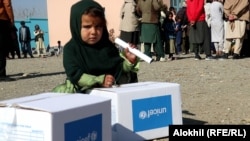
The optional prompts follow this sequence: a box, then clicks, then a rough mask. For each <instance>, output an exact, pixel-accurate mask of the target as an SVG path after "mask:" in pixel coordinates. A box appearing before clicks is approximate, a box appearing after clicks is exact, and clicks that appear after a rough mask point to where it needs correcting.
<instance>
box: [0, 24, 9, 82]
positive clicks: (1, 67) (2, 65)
mask: <svg viewBox="0 0 250 141" xmlns="http://www.w3.org/2000/svg"><path fill="white" fill-rule="evenodd" d="M8 25H9V23H8V21H3V20H0V77H1V78H5V77H6V63H7V61H6V56H7V54H8V53H9V52H8V49H7V44H8V39H9V38H8V37H9V36H8V27H9V26H8Z"/></svg>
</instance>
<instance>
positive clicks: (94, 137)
mask: <svg viewBox="0 0 250 141" xmlns="http://www.w3.org/2000/svg"><path fill="white" fill-rule="evenodd" d="M90 139H91V141H96V139H97V132H96V131H93V132H92V133H91V135H90Z"/></svg>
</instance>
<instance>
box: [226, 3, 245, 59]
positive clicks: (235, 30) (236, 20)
mask: <svg viewBox="0 0 250 141" xmlns="http://www.w3.org/2000/svg"><path fill="white" fill-rule="evenodd" d="M224 13H225V18H226V29H225V37H226V39H225V45H224V53H225V54H224V56H223V57H224V58H225V59H227V58H228V55H229V51H230V49H231V44H232V41H234V42H235V44H234V50H233V53H234V54H233V59H239V58H240V52H241V49H242V44H243V41H244V35H245V31H246V24H247V22H249V0H225V3H224Z"/></svg>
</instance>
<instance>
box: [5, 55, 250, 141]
mask: <svg viewBox="0 0 250 141" xmlns="http://www.w3.org/2000/svg"><path fill="white" fill-rule="evenodd" d="M202 57H204V56H202ZM249 64H250V58H244V59H239V60H232V59H228V60H223V61H219V60H213V61H205V60H200V61H195V60H194V59H193V55H191V54H188V55H181V56H180V58H179V59H178V60H174V61H167V62H153V63H151V64H148V63H146V62H141V64H140V71H139V73H138V77H139V81H140V82H143V81H159V82H173V83H179V84H180V86H181V97H182V113H183V124H199V125H206V124H248V125H250V110H249V109H250V65H249ZM7 74H8V75H9V76H10V77H12V78H16V81H0V100H5V99H11V98H16V97H22V96H28V95H35V94H39V93H43V92H49V91H51V90H52V88H53V87H55V86H56V85H58V84H60V83H62V82H64V80H65V73H64V69H63V65H62V56H59V57H56V56H52V57H47V58H33V59H31V58H27V59H12V60H8V61H7ZM158 140H161V141H166V140H168V138H163V139H158Z"/></svg>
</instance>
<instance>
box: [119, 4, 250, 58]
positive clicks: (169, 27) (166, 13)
mask: <svg viewBox="0 0 250 141" xmlns="http://www.w3.org/2000/svg"><path fill="white" fill-rule="evenodd" d="M180 5H181V8H180V9H178V10H176V9H175V8H174V7H171V6H170V7H169V6H168V5H165V4H163V1H162V0H124V4H123V6H122V8H121V14H120V18H121V24H120V31H121V34H120V38H121V39H123V40H125V41H126V42H130V43H133V44H137V45H138V47H139V48H140V49H141V51H143V52H144V53H145V54H146V55H148V56H150V57H154V56H155V57H156V58H155V61H166V59H167V60H169V61H172V60H176V59H178V58H180V57H181V55H185V54H188V53H193V54H194V59H195V60H202V57H201V54H204V55H205V58H204V60H214V59H218V60H223V59H228V58H229V57H230V56H232V57H231V58H232V59H240V58H243V57H249V56H250V51H249V49H248V47H247V44H248V42H249V39H248V35H249V0H184V1H183V2H182V3H181V4H180ZM165 55H168V57H165Z"/></svg>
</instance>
